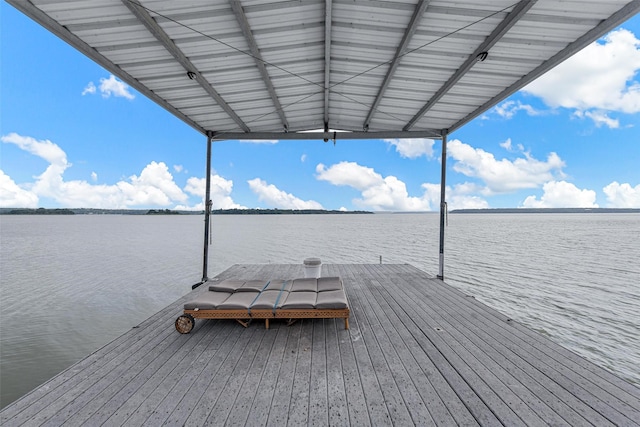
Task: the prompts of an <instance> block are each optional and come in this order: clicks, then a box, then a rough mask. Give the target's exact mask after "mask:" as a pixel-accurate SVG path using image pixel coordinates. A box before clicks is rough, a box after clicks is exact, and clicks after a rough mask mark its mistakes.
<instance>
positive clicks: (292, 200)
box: [247, 178, 324, 210]
mask: <svg viewBox="0 0 640 427" xmlns="http://www.w3.org/2000/svg"><path fill="white" fill-rule="evenodd" d="M247 182H248V183H249V188H251V191H253V192H254V193H255V194H257V195H258V199H259V200H262V201H264V202H266V203H267V204H269V205H270V206H273V207H275V208H280V209H296V210H299V209H324V208H323V207H322V205H321V204H320V203H318V202H316V201H314V200H306V201H305V200H302V199H299V198H297V197H295V196H294V195H293V194H291V193H287V192H285V191H282V190H280V189H278V187H276V186H275V185H273V184H268V183H267V182H265V181H263V180H262V179H260V178H254V179H251V180H249V181H247Z"/></svg>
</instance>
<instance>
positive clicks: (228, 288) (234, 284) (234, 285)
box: [209, 279, 244, 292]
mask: <svg viewBox="0 0 640 427" xmlns="http://www.w3.org/2000/svg"><path fill="white" fill-rule="evenodd" d="M242 285H244V280H234V279H225V280H223V281H222V282H220V283H216V284H214V285H211V286H209V290H210V291H216V292H235V291H236V289H238V288H239V287H240V286H242Z"/></svg>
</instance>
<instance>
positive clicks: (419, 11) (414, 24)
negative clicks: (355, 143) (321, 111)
mask: <svg viewBox="0 0 640 427" xmlns="http://www.w3.org/2000/svg"><path fill="white" fill-rule="evenodd" d="M430 2H431V0H420V2H419V3H418V5H417V6H416V8H415V10H414V12H413V16H411V21H409V25H408V26H407V29H406V30H405V32H404V35H403V36H402V40H401V41H400V44H399V45H398V49H397V50H396V53H395V55H394V57H393V60H392V61H391V64H390V65H389V70H387V74H386V76H384V80H383V82H382V85H380V89H379V90H378V94H377V95H376V99H375V100H374V101H373V104H371V109H370V110H369V114H367V118H366V119H365V120H364V124H363V126H362V128H363V129H364V130H365V131H366V130H368V129H369V123H371V119H372V118H373V114H374V113H375V112H376V111H377V109H378V105H380V101H382V96H383V95H384V93H385V91H386V90H387V87H388V86H389V83H390V82H391V79H392V78H393V75H394V74H395V72H396V69H397V68H398V64H400V59H401V58H402V54H403V53H404V51H405V50H406V49H407V46H408V45H409V42H410V41H411V38H412V37H413V35H414V34H415V32H416V30H417V29H418V25H419V24H420V19H421V18H422V16H423V15H424V12H425V11H426V10H427V6H429V3H430Z"/></svg>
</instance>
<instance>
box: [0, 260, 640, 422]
mask: <svg viewBox="0 0 640 427" xmlns="http://www.w3.org/2000/svg"><path fill="white" fill-rule="evenodd" d="M322 273H323V275H327V276H328V275H339V276H342V278H343V281H344V284H345V290H346V294H347V299H348V301H349V305H350V308H351V319H350V326H351V329H350V330H345V329H344V325H343V324H342V321H341V320H338V319H324V320H323V319H315V320H299V321H297V322H296V323H294V324H293V325H292V326H287V325H286V322H285V321H274V322H272V328H271V329H269V330H265V328H264V323H263V322H254V323H253V324H251V325H250V326H249V328H246V329H245V328H243V327H242V326H240V325H239V324H237V323H235V322H234V321H231V320H228V321H225V320H198V321H197V322H196V325H195V328H194V330H193V331H192V332H191V334H189V335H180V334H178V333H177V332H176V331H175V330H174V328H173V322H174V320H175V318H176V317H177V316H178V315H179V314H180V313H181V312H182V305H183V304H184V302H185V301H187V300H189V299H190V298H192V297H193V296H194V295H196V294H198V293H200V292H208V290H207V289H208V286H207V285H204V286H202V287H201V288H199V289H196V290H195V291H193V292H191V293H189V294H187V295H185V297H183V298H181V299H180V300H178V301H176V302H175V303H174V304H172V305H171V306H169V307H167V308H165V309H164V310H162V311H161V312H159V313H157V314H156V315H154V316H152V317H150V318H149V319H147V320H146V321H144V322H142V323H141V324H140V325H139V326H138V327H136V328H134V329H132V330H131V331H129V332H127V333H126V334H124V335H123V336H121V337H119V338H118V339H116V340H114V341H113V342H111V343H109V344H108V345H106V346H104V347H103V348H102V349H100V350H98V351H96V352H95V353H93V354H91V355H89V356H88V357H87V358H85V359H83V360H82V361H80V362H78V363H76V364H75V365H73V366H72V367H71V368H69V369H68V370H66V371H64V372H62V373H61V374H60V375H58V376H56V377H54V378H53V379H51V380H50V381H48V382H47V383H46V384H45V386H44V387H42V388H40V389H37V390H35V391H33V392H31V393H29V394H28V395H27V396H25V397H24V398H23V399H20V400H18V401H17V402H15V403H14V404H12V405H9V406H8V407H7V408H5V409H4V410H3V411H2V412H0V424H2V425H7V426H13V425H41V424H42V425H58V424H62V423H66V425H81V424H84V425H100V424H104V425H130V426H134V425H138V426H139V425H161V424H166V425H203V424H210V425H251V426H260V425H271V426H282V425H345V426H346V425H358V426H366V425H376V426H377V425H411V424H417V425H445V426H448V425H455V424H458V425H477V424H482V425H503V424H505V425H538V424H554V425H563V424H564V425H567V424H569V425H588V424H593V425H598V426H600V425H603V426H604V425H612V424H619V425H638V423H639V421H638V420H640V412H639V411H640V409H639V408H640V390H639V389H638V388H637V387H635V386H633V385H631V384H629V383H627V382H625V381H623V380H620V379H619V378H617V377H616V376H615V375H613V374H611V373H609V372H608V371H606V370H604V369H602V368H600V367H598V366H595V365H594V364H592V363H590V362H588V361H586V360H584V359H582V358H581V357H579V356H577V355H576V354H574V353H572V352H570V351H568V350H566V349H564V348H562V347H561V346H559V345H557V344H555V343H553V342H551V341H550V340H549V339H548V338H546V337H544V336H541V335H540V334H538V333H536V332H534V331H532V330H530V329H528V328H526V327H525V326H524V325H521V324H519V323H518V322H516V321H510V320H509V319H508V317H507V316H505V315H504V314H502V313H499V312H498V311H496V310H494V309H492V308H489V307H487V306H486V305H484V304H482V303H480V302H479V301H477V300H476V299H475V298H472V297H469V296H467V295H465V294H463V293H462V292H460V291H458V290H456V289H454V288H451V287H450V286H447V285H446V284H444V283H443V282H442V281H440V280H437V279H435V278H433V277H431V276H429V275H427V274H426V273H424V272H422V271H420V270H418V269H416V268H414V267H412V266H410V265H400V264H397V265H387V264H385V265H367V264H354V265H351V264H350V265H340V264H329V265H323V266H322ZM303 275H304V268H303V266H302V265H290V264H278V265H276V264H262V265H234V266H232V267H230V268H229V269H227V270H225V271H224V272H222V273H221V274H220V275H218V276H217V277H216V278H214V279H217V280H223V279H225V278H243V279H247V280H248V279H265V278H266V279H268V278H294V277H302V276H303ZM214 279H212V280H214Z"/></svg>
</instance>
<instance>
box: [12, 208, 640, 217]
mask: <svg viewBox="0 0 640 427" xmlns="http://www.w3.org/2000/svg"><path fill="white" fill-rule="evenodd" d="M437 213H438V211H425V212H402V211H400V212H391V211H384V212H370V211H340V210H323V209H299V210H296V209H216V210H213V211H211V214H212V215H361V214H437ZM449 213H450V214H548V213H555V214H557V213H595V214H598V213H640V208H537V209H533V208H493V209H454V210H452V211H449ZM0 215H154V216H155V215H204V211H183V210H171V209H94V208H77V209H71V208H37V209H31V208H0Z"/></svg>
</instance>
